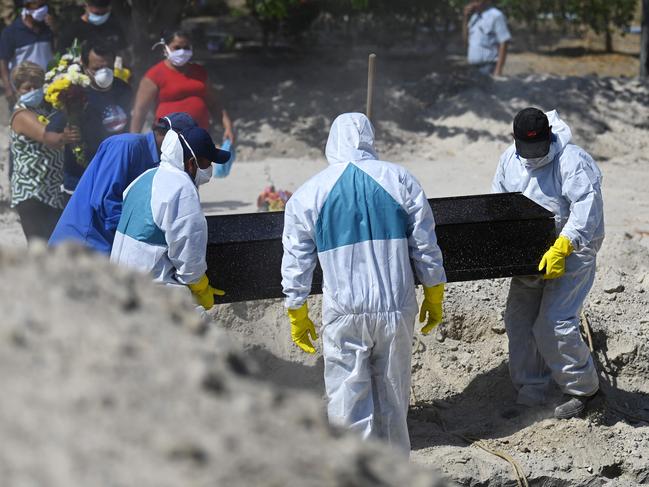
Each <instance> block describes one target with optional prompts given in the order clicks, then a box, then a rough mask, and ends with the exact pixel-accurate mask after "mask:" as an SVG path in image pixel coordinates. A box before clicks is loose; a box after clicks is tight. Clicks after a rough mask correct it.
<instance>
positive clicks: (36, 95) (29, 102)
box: [18, 88, 43, 108]
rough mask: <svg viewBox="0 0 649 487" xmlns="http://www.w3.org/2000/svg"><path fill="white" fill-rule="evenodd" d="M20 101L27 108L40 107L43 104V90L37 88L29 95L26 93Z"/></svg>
mask: <svg viewBox="0 0 649 487" xmlns="http://www.w3.org/2000/svg"><path fill="white" fill-rule="evenodd" d="M18 101H19V103H22V104H23V105H25V106H26V107H31V108H34V107H37V106H39V105H40V104H41V103H43V88H37V89H35V90H32V91H30V92H28V93H25V94H24V95H21V97H20V99H19V100H18Z"/></svg>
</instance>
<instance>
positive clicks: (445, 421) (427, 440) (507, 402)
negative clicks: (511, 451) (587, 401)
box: [409, 362, 552, 450]
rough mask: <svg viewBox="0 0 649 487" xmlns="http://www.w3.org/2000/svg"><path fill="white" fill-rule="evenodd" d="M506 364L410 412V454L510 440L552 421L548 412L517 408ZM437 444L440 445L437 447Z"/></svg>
mask: <svg viewBox="0 0 649 487" xmlns="http://www.w3.org/2000/svg"><path fill="white" fill-rule="evenodd" d="M515 403H516V391H515V390H514V388H513V386H512V384H511V379H510V377H509V370H508V365H507V362H503V363H501V364H500V365H499V366H498V367H496V368H494V369H492V370H488V371H486V372H483V373H481V374H479V375H478V376H477V377H476V378H475V379H473V380H472V381H471V382H470V383H469V385H468V386H467V387H466V388H465V389H464V390H463V391H462V392H460V393H459V394H456V395H454V396H451V397H449V398H448V399H445V400H443V401H434V402H432V403H421V404H418V405H416V406H415V407H414V408H412V410H411V412H410V415H409V420H410V425H411V439H412V448H413V450H418V449H422V448H429V447H431V446H439V445H456V446H460V445H466V444H467V443H468V440H474V439H492V438H503V437H507V436H510V435H512V434H514V433H516V432H517V431H520V430H522V429H524V428H526V427H528V426H530V425H532V424H534V423H536V422H538V421H541V420H543V419H546V418H549V417H552V409H550V408H526V407H522V406H517V405H516V404H515ZM440 442H441V443H440Z"/></svg>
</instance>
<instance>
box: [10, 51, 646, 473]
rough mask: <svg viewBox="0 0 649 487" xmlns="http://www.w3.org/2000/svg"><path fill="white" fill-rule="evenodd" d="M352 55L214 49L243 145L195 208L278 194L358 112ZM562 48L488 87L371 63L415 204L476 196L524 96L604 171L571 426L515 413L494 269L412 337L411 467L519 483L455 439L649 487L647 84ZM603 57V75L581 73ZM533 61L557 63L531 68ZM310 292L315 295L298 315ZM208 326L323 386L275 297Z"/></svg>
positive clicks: (430, 71)
mask: <svg viewBox="0 0 649 487" xmlns="http://www.w3.org/2000/svg"><path fill="white" fill-rule="evenodd" d="M367 52H368V49H367V48H360V47H358V48H356V49H351V50H347V51H345V52H343V51H341V50H327V51H322V52H320V51H319V52H315V53H313V52H312V53H310V54H309V55H301V56H297V57H296V56H295V54H290V55H289V54H279V53H275V54H272V55H270V56H268V57H263V56H259V55H255V54H250V53H249V54H242V55H240V56H235V57H227V58H222V59H216V60H214V61H213V62H212V64H211V65H212V66H213V68H214V73H215V76H216V77H218V79H219V83H220V84H221V85H222V86H223V87H224V88H226V90H227V93H228V94H229V97H228V107H229V109H230V110H231V112H232V113H233V114H235V115H236V117H237V126H238V129H239V138H240V142H239V147H238V148H239V152H238V156H239V159H238V162H237V163H236V165H235V167H234V169H233V171H232V174H231V176H230V177H229V178H228V179H225V180H217V181H214V182H212V183H210V184H209V185H208V186H207V187H206V188H205V189H202V199H203V204H204V207H205V210H206V212H208V213H224V212H233V211H237V212H248V211H255V206H254V204H255V203H254V202H255V200H256V196H257V194H258V193H259V192H260V191H261V190H262V189H263V187H264V186H265V185H267V184H269V183H274V184H276V185H277V186H278V187H281V188H283V189H288V190H293V189H295V188H296V187H297V186H299V184H301V182H303V181H304V180H305V179H306V178H308V177H309V176H310V175H312V174H315V173H316V172H317V171H319V170H320V169H322V168H323V167H324V165H325V164H326V162H325V161H324V159H323V156H322V148H323V147H324V143H325V141H326V136H327V130H328V126H329V124H330V122H331V120H332V118H333V117H334V116H335V115H337V114H338V113H340V112H343V111H352V110H362V109H363V104H364V98H365V89H364V77H365V60H366V54H367ZM380 54H381V53H380ZM616 56H617V57H616ZM565 58H566V59H565V60H564V57H563V56H557V55H553V56H549V55H546V54H529V53H516V52H515V53H514V54H513V55H512V57H511V64H510V65H509V68H508V69H509V71H508V74H509V75H508V76H507V77H505V78H503V79H498V80H493V81H490V80H482V79H477V78H473V77H471V76H470V75H469V74H468V73H467V71H466V70H465V69H464V68H463V67H462V65H461V63H460V59H459V56H457V55H456V54H453V53H451V55H449V56H446V57H442V58H437V57H435V56H434V55H432V54H431V53H416V52H415V53H413V52H412V50H411V51H409V52H405V53H404V52H399V53H396V52H394V51H392V52H385V53H383V54H381V56H380V58H379V62H380V64H379V71H378V73H379V82H378V90H377V93H378V94H377V105H376V117H377V137H378V140H379V150H380V153H381V155H382V156H383V158H384V159H388V160H391V161H394V162H398V163H402V164H404V165H405V166H406V167H407V168H409V169H410V170H411V171H412V172H413V173H414V174H415V175H416V176H417V177H418V178H419V179H420V180H421V182H422V184H423V187H424V189H425V190H426V192H427V193H428V195H429V196H430V197H436V196H451V195H461V194H477V193H485V192H488V191H489V186H490V180H491V177H492V175H493V171H494V170H495V166H496V163H497V160H498V157H499V155H500V153H501V152H502V151H503V150H504V149H505V148H506V146H507V144H508V143H509V138H510V136H509V134H510V132H511V127H510V124H511V119H512V117H513V115H514V114H515V113H516V112H517V111H518V110H519V109H521V108H523V107H525V106H528V105H532V104H533V105H538V106H541V107H543V108H546V109H552V108H556V109H558V110H559V111H560V113H561V114H562V116H563V117H564V118H565V119H566V121H567V122H568V123H569V124H570V125H571V126H572V128H573V132H574V133H575V142H577V143H579V144H580V145H582V146H583V147H585V148H586V149H587V150H588V151H589V152H591V153H592V154H593V156H594V157H595V158H596V160H597V161H598V162H599V164H600V167H601V168H602V170H603V172H604V176H605V179H604V198H605V203H606V222H607V239H606V241H605V245H604V248H603V249H602V251H601V253H600V258H599V265H598V277H597V282H596V284H595V288H594V290H593V292H592V294H591V296H590V298H589V300H588V302H587V305H586V308H585V314H586V316H587V317H588V319H589V320H590V322H591V324H592V328H593V332H594V345H595V347H596V349H597V352H596V357H597V362H598V366H599V367H600V371H601V380H602V389H603V391H604V394H602V395H601V396H600V397H599V398H598V399H597V400H596V401H595V403H594V404H593V408H592V409H591V411H590V412H589V413H588V415H587V416H586V417H585V418H584V419H575V420H570V421H564V422H558V421H556V420H554V419H552V418H551V410H550V409H547V410H545V409H538V410H537V409H532V410H521V409H517V408H515V407H514V397H515V395H514V390H513V388H512V387H511V384H510V382H509V377H508V372H507V353H506V347H507V339H506V336H505V335H504V328H503V325H502V319H501V315H502V311H503V306H504V297H505V294H506V290H507V282H506V281H505V280H495V281H480V282H474V283H464V284H454V285H451V286H449V292H448V300H447V303H446V319H445V322H444V323H443V325H442V327H441V329H440V331H439V333H438V335H437V336H430V337H421V336H419V337H417V338H416V339H415V343H414V344H413V353H414V363H413V373H414V375H413V378H414V383H413V394H412V409H411V415H410V427H411V435H412V441H413V453H412V456H411V460H412V462H413V463H416V464H420V465H425V466H435V467H437V468H440V469H442V470H443V471H445V472H446V473H447V475H448V476H449V477H450V478H452V479H455V480H456V481H458V482H460V483H461V484H462V485H467V486H482V485H507V486H509V485H516V482H515V480H514V479H515V477H514V475H513V471H512V468H511V466H510V465H509V464H508V463H507V462H505V461H503V460H502V459H500V458H497V457H495V456H493V455H491V454H489V453H487V452H485V451H484V450H482V449H480V448H478V447H477V446H468V443H466V441H465V440H464V439H463V438H466V437H470V438H480V439H483V440H484V441H485V443H486V444H487V445H489V446H491V447H492V448H496V449H498V450H501V451H503V452H506V453H509V454H510V455H512V456H513V457H514V458H515V459H516V460H517V461H518V462H519V463H520V465H521V467H522V469H523V471H524V472H525V474H526V475H527V476H528V479H529V480H530V482H531V484H532V485H544V486H586V485H588V486H599V485H619V486H630V485H640V484H645V483H649V467H648V465H649V461H647V458H649V434H648V433H649V366H648V365H647V364H648V363H649V348H647V346H646V342H647V338H648V337H649V320H648V319H647V309H648V308H647V306H648V304H649V303H648V296H649V295H648V293H649V250H648V249H649V195H648V193H647V191H646V187H647V184H648V183H649V174H648V173H647V171H646V165H647V163H648V162H649V156H648V154H649V152H648V151H647V140H648V139H647V137H646V130H647V127H648V126H647V116H648V115H649V111H648V108H647V106H648V103H647V102H648V101H649V90H648V89H647V88H646V87H645V86H643V85H641V84H640V83H639V82H638V81H636V80H634V79H627V78H624V77H622V75H624V74H625V73H630V72H631V71H632V70H631V68H630V67H629V66H633V63H635V62H636V61H635V60H634V58H633V57H632V56H628V55H625V54H616V55H614V56H612V57H608V56H607V55H599V54H598V55H592V56H591V55H589V56H585V57H581V58H578V59H577V60H575V58H574V57H571V56H565ZM568 58H570V59H571V60H569V59H568ZM557 59H558V61H557ZM616 59H617V61H615V60H616ZM602 63H604V64H607V65H608V67H607V68H606V69H607V70H608V71H605V74H614V75H616V76H617V77H597V76H590V75H589V73H591V72H597V71H598V70H599V69H600V67H601V65H602ZM225 66H227V69H222V68H224V67H225ZM548 66H553V68H552V69H545V68H548ZM541 68H544V69H543V71H544V72H547V71H550V72H555V73H557V74H552V75H550V74H538V72H537V71H538V70H539V69H541ZM616 70H617V71H616ZM563 75H569V76H563ZM0 105H1V104H0ZM3 191H4V193H3ZM0 194H6V185H4V184H2V185H0ZM0 228H1V233H0V243H1V244H2V245H21V244H22V245H24V244H23V243H22V242H21V235H20V230H19V227H18V226H17V220H16V218H15V216H13V215H12V213H11V212H8V211H2V212H1V213H0ZM319 302H320V301H319V298H318V297H315V298H313V299H312V300H311V308H312V309H313V310H318V308H319ZM313 318H314V320H315V321H317V320H318V319H319V315H318V312H316V313H315V314H314V316H313ZM214 319H215V323H216V326H217V327H219V328H223V329H225V330H226V331H227V335H228V337H229V338H230V339H231V340H232V341H234V342H235V343H239V344H240V346H242V347H243V348H244V349H245V353H246V354H247V356H248V357H249V358H251V359H252V360H254V361H255V362H256V363H258V364H260V366H259V367H258V369H256V371H253V375H254V376H255V377H257V378H259V379H262V380H263V381H265V382H267V383H270V384H273V385H279V386H281V387H287V388H289V389H297V390H300V391H303V390H307V391H311V392H313V393H314V394H316V395H317V396H320V397H322V394H323V384H322V360H321V358H319V357H306V356H304V355H302V354H301V353H299V351H298V350H297V349H296V348H295V347H293V346H292V344H291V342H290V338H289V335H288V325H287V323H286V320H285V317H284V311H283V308H282V305H281V303H280V302H278V301H273V302H258V303H240V304H234V305H227V306H222V307H220V308H219V309H216V310H215V311H214Z"/></svg>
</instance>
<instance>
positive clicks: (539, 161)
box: [519, 143, 557, 170]
mask: <svg viewBox="0 0 649 487" xmlns="http://www.w3.org/2000/svg"><path fill="white" fill-rule="evenodd" d="M556 155H557V147H556V144H554V143H552V144H550V150H549V151H548V153H547V154H546V155H544V156H543V157H535V158H534V159H525V158H523V157H520V156H519V157H520V160H521V162H522V163H523V166H525V168H526V169H529V170H534V169H538V168H540V167H543V166H547V165H548V164H550V163H551V162H552V161H554V158H555V156H556Z"/></svg>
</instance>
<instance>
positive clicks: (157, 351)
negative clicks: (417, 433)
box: [0, 247, 435, 487]
mask: <svg viewBox="0 0 649 487" xmlns="http://www.w3.org/2000/svg"><path fill="white" fill-rule="evenodd" d="M0 276H1V277H2V279H0V303H1V309H2V311H3V319H2V322H1V324H0V384H2V399H1V400H0V437H1V438H2V445H3V446H2V450H1V452H0V478H2V485H7V486H9V485H10V486H12V487H22V486H33V485H48V486H65V487H74V486H88V485H92V486H104V485H106V486H108V485H110V486H133V485H137V486H156V487H159V486H179V485H183V486H202V485H204V486H207V485H211V486H213V485H228V486H251V485H305V486H331V485H340V486H359V485H367V486H375V485H412V486H422V487H423V486H432V485H435V479H434V475H433V474H432V473H431V472H430V471H426V470H422V469H416V468H412V467H411V466H410V465H409V464H408V462H407V461H405V460H404V459H402V458H401V457H399V456H397V455H396V454H395V453H394V452H392V451H391V450H390V449H389V448H387V447H385V446H384V445H381V444H378V443H362V442H361V441H360V440H359V439H358V438H356V437H355V436H352V435H349V434H346V433H344V432H341V431H336V430H333V429H331V428H330V427H329V426H328V425H327V422H326V420H325V419H324V415H323V412H322V407H321V403H320V401H319V400H318V399H317V398H315V397H313V396H312V395H311V394H307V393H299V392H296V391H292V390H288V389H286V388H281V387H277V386H275V385H272V384H268V383H262V382H259V381H257V380H255V379H254V378H253V375H252V371H254V370H255V369H256V368H257V369H258V368H259V366H258V365H255V364H254V363H253V362H252V361H251V360H250V359H249V358H248V357H246V356H245V355H244V354H242V353H240V352H239V349H238V348H237V347H235V346H234V345H232V344H231V342H230V341H229V340H228V338H227V336H226V333H225V332H223V331H222V330H218V329H216V328H215V327H214V326H213V325H210V324H208V323H206V322H204V321H202V319H200V318H199V317H198V316H197V315H195V313H194V311H193V306H192V303H191V300H190V299H189V298H188V296H187V295H186V294H185V293H177V292H173V291H171V290H169V289H166V288H161V287H156V286H154V285H152V284H151V283H150V282H149V281H148V279H147V278H146V277H144V276H138V275H133V274H130V273H128V272H126V271H123V270H120V269H116V268H114V267H112V266H111V265H109V263H108V262H107V261H105V260H104V259H102V258H99V257H97V256H95V255H91V254H89V253H86V252H84V251H82V250H80V249H77V248H73V247H67V248H66V247H64V248H62V249H59V250H58V251H57V252H56V253H54V254H53V255H52V254H47V253H46V251H45V249H44V248H33V249H31V250H30V251H27V250H25V251H22V252H18V251H7V250H2V251H0ZM258 326H260V327H263V324H261V323H258Z"/></svg>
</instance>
